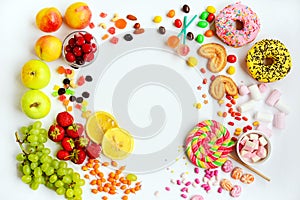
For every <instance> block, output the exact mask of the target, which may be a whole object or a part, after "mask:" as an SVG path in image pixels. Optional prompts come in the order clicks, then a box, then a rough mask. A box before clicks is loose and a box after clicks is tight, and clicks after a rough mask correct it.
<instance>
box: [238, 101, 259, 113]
mask: <svg viewBox="0 0 300 200" xmlns="http://www.w3.org/2000/svg"><path fill="white" fill-rule="evenodd" d="M255 105H256V102H255V101H254V100H252V99H251V100H249V101H247V102H245V103H243V104H240V105H239V106H237V109H238V111H239V112H241V113H244V112H247V111H248V110H252V109H253V108H254V107H255Z"/></svg>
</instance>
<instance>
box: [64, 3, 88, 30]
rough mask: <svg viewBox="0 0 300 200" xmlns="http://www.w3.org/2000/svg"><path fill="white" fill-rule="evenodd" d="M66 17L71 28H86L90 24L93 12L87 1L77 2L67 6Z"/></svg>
mask: <svg viewBox="0 0 300 200" xmlns="http://www.w3.org/2000/svg"><path fill="white" fill-rule="evenodd" d="M64 17H65V22H66V24H67V25H68V26H69V27H70V28H74V29H84V28H85V27H87V26H88V25H89V24H90V21H91V18H92V12H91V10H90V8H89V6H88V5H87V4H86V3H84V2H76V3H73V4H71V5H70V6H69V7H68V8H67V10H66V12H65V16H64Z"/></svg>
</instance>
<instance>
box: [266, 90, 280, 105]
mask: <svg viewBox="0 0 300 200" xmlns="http://www.w3.org/2000/svg"><path fill="white" fill-rule="evenodd" d="M280 96H281V92H279V91H278V90H277V89H274V90H273V91H272V92H271V94H270V95H269V96H268V98H267V99H266V104H268V105H269V106H274V105H275V103H276V102H277V101H278V100H279V98H280Z"/></svg>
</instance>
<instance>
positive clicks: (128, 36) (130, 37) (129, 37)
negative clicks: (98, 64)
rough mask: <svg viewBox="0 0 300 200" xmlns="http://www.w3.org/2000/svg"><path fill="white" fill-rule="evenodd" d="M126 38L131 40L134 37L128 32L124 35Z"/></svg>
mask: <svg viewBox="0 0 300 200" xmlns="http://www.w3.org/2000/svg"><path fill="white" fill-rule="evenodd" d="M123 38H124V40H126V41H131V40H133V37H132V35H131V34H129V33H128V34H126V35H124V37H123Z"/></svg>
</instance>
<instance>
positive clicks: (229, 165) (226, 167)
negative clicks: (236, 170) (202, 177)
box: [221, 160, 233, 173]
mask: <svg viewBox="0 0 300 200" xmlns="http://www.w3.org/2000/svg"><path fill="white" fill-rule="evenodd" d="M221 169H222V170H223V172H225V173H229V172H231V171H232V169H233V164H232V161H231V160H227V161H226V162H225V163H224V164H223V165H222V167H221Z"/></svg>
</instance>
